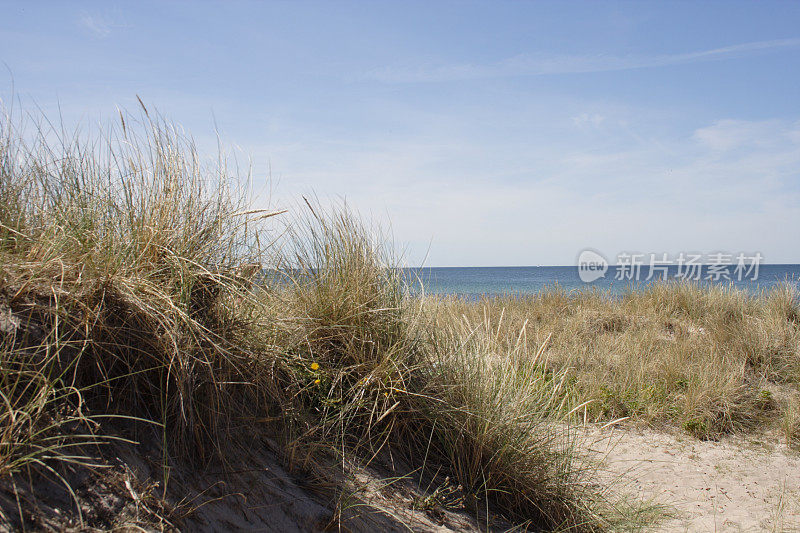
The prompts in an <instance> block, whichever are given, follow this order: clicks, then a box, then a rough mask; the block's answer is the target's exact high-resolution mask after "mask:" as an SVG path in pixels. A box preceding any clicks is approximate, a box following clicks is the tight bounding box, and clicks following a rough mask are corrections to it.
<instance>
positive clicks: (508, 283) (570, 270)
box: [403, 265, 800, 299]
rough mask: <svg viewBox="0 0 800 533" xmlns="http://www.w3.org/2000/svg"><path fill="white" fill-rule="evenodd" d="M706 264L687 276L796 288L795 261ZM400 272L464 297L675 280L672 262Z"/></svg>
mask: <svg viewBox="0 0 800 533" xmlns="http://www.w3.org/2000/svg"><path fill="white" fill-rule="evenodd" d="M708 266H709V265H703V267H705V268H703V269H701V270H700V272H699V273H698V272H694V273H692V277H691V278H690V279H691V280H692V281H695V282H697V283H700V284H708V285H723V286H733V287H736V288H738V289H743V290H746V291H750V292H753V293H756V292H759V291H761V290H763V289H769V288H770V287H773V286H775V285H778V284H783V283H788V284H790V285H793V286H794V287H795V289H796V290H800V265H759V268H758V271H757V272H753V271H751V272H749V273H747V272H736V271H735V270H734V268H733V267H731V268H730V269H728V270H724V269H723V270H722V271H720V269H716V270H714V269H710V268H708ZM403 270H404V275H405V277H406V280H407V281H408V282H409V285H410V286H411V288H412V289H411V290H412V292H413V293H415V294H419V293H422V292H424V293H425V294H430V295H453V296H460V297H465V298H468V299H476V298H480V297H482V296H495V295H507V294H511V295H527V294H537V293H539V292H541V291H543V290H546V289H552V288H553V287H556V286H558V287H560V288H561V289H563V290H565V291H575V290H587V289H589V290H591V289H593V288H595V289H599V290H602V291H606V292H609V293H611V294H612V295H620V294H623V293H624V292H627V291H629V290H636V289H640V288H642V287H645V286H647V285H648V284H650V283H653V282H654V281H655V280H663V279H664V278H665V277H666V279H667V280H678V279H681V278H680V277H677V276H679V272H678V266H677V265H670V266H669V267H656V268H654V269H653V272H651V271H650V266H649V265H642V266H641V269H640V270H639V271H638V272H632V271H631V269H630V268H628V267H625V266H618V265H610V266H608V270H607V271H606V272H605V274H604V275H603V276H601V277H598V278H597V279H595V280H593V281H591V282H588V283H587V282H584V281H582V280H581V277H580V275H579V271H578V267H577V266H515V267H419V268H405V269H403ZM651 274H652V275H651ZM684 274H686V273H685V272H684ZM698 274H699V275H698ZM745 274H747V275H745ZM694 277H698V278H699V279H694ZM420 281H421V283H420Z"/></svg>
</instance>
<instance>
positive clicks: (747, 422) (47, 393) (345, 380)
mask: <svg viewBox="0 0 800 533" xmlns="http://www.w3.org/2000/svg"><path fill="white" fill-rule="evenodd" d="M142 107H143V111H142V113H141V114H139V115H135V116H134V115H121V116H120V121H119V122H118V123H117V124H116V125H115V126H114V127H112V128H110V129H109V130H108V131H107V132H106V133H105V134H104V135H103V136H100V137H96V138H94V140H92V139H87V136H84V135H79V134H75V135H74V136H69V135H67V134H66V133H64V132H63V131H56V129H55V128H53V127H52V126H51V125H50V124H49V123H47V122H46V121H44V120H43V119H42V120H41V121H39V122H38V123H34V126H35V127H34V128H33V129H29V130H24V129H21V128H22V126H21V125H20V124H21V122H20V121H14V120H12V119H11V118H10V117H8V116H3V117H2V118H1V119H0V120H1V121H0V265H1V267H2V272H1V277H0V483H2V486H3V487H4V488H6V489H8V490H10V492H6V494H10V493H14V492H15V486H16V484H18V482H19V480H20V479H21V476H22V477H27V478H31V477H35V476H38V475H45V476H47V475H49V476H51V477H56V478H58V476H59V475H60V474H59V469H58V464H59V463H64V462H69V463H79V464H80V463H81V462H87V461H89V459H88V458H87V457H86V456H83V455H81V453H80V450H82V449H83V448H82V446H85V445H86V444H87V443H96V442H101V441H107V440H108V439H110V438H113V437H112V436H111V435H109V434H106V433H105V428H106V426H107V424H108V420H109V418H108V416H109V415H113V416H117V417H124V418H125V419H128V420H140V421H145V420H146V421H151V422H152V423H155V424H157V425H158V426H159V427H160V428H161V429H160V434H161V437H162V439H161V440H162V447H163V450H162V451H163V453H164V455H165V457H166V458H165V459H163V460H164V461H167V462H174V461H177V462H182V463H184V464H198V465H199V464H205V463H208V462H211V461H222V462H224V461H225V460H226V458H228V457H230V456H231V450H233V449H235V447H236V446H242V445H244V446H246V445H247V442H246V441H242V440H237V435H239V434H240V430H241V428H242V427H245V426H246V427H247V429H248V430H249V431H252V430H253V429H254V428H255V429H259V430H261V431H264V432H265V433H267V434H269V435H270V437H271V438H272V439H274V441H276V442H278V443H279V444H280V447H281V450H282V453H283V456H284V457H285V459H286V461H287V463H288V464H289V465H291V466H293V467H295V468H298V469H301V470H302V471H303V472H304V473H306V474H310V478H309V479H312V480H316V482H317V483H318V485H319V486H320V487H325V486H329V485H330V484H331V483H332V482H334V480H336V479H340V477H337V476H338V475H339V474H340V473H341V469H342V468H343V466H342V465H346V464H349V463H350V462H351V461H352V462H359V463H360V464H364V463H369V461H370V460H371V459H373V458H374V457H376V456H377V455H379V454H380V453H381V452H382V451H386V450H390V451H391V452H392V453H393V454H398V455H401V456H404V457H405V459H406V462H407V463H408V464H409V465H411V467H412V468H417V469H422V470H423V471H424V470H427V471H429V472H433V471H437V472H443V473H445V474H446V475H448V476H450V478H451V479H452V480H454V483H455V484H457V485H459V486H460V488H459V489H458V490H459V491H461V493H463V501H464V502H465V503H466V507H467V508H469V509H472V510H473V511H475V510H477V509H479V508H480V509H482V510H485V509H487V508H488V509H490V514H493V515H495V516H500V517H503V518H504V519H506V520H509V521H512V522H515V523H518V524H522V525H523V526H525V525H528V526H531V527H533V528H537V529H542V528H543V529H552V530H555V529H560V530H577V531H594V530H604V529H610V528H615V527H621V524H625V523H626V520H635V516H636V515H635V509H633V508H628V507H625V506H623V505H621V504H619V503H618V500H615V499H614V497H613V496H611V495H609V493H608V492H607V490H606V489H604V488H602V487H599V486H597V484H595V483H593V479H594V478H593V475H592V473H593V470H592V466H591V462H590V461H588V460H587V459H586V458H585V457H584V456H583V455H582V453H581V452H580V450H579V449H578V448H577V446H576V444H575V439H574V433H573V430H572V429H571V428H572V426H571V423H570V422H569V421H576V420H581V421H582V420H584V419H591V420H612V419H615V418H620V417H626V416H627V417H631V418H634V419H637V420H643V421H646V422H648V423H675V424H678V425H681V426H683V427H685V428H686V429H688V430H690V431H692V432H693V433H695V434H697V435H698V436H700V437H703V438H708V437H713V436H716V435H718V434H721V433H725V432H729V431H734V430H737V429H748V428H753V427H755V426H757V425H758V424H759V423H760V422H762V421H771V420H775V419H777V418H778V417H779V416H781V413H783V414H784V415H785V416H784V423H783V425H784V427H785V428H786V434H787V436H789V438H790V439H793V442H797V435H798V429H797V428H798V419H800V415H798V414H797V413H798V408H797V384H798V380H799V379H800V359H799V358H798V306H797V301H796V295H795V294H793V293H791V291H789V290H788V289H783V290H778V291H774V292H771V293H769V294H763V295H759V296H748V295H746V294H743V293H740V292H736V291H726V290H723V289H703V288H700V287H696V286H687V285H660V286H656V287H654V288H652V289H650V290H648V291H644V292H641V293H632V294H630V295H627V296H625V297H624V298H623V299H622V300H619V301H612V300H610V299H609V298H608V297H607V296H605V295H603V294H599V293H581V294H575V295H570V294H566V293H564V292H563V291H558V290H554V291H551V292H549V293H546V294H543V295H540V296H536V297H525V298H496V299H490V300H485V301H481V302H477V303H475V302H472V303H468V302H464V301H460V300H457V299H420V298H414V297H410V296H409V293H408V290H407V287H406V286H405V285H404V283H403V280H402V279H401V277H400V275H399V274H398V271H397V270H396V269H393V268H391V267H393V266H395V265H396V264H397V262H396V261H395V260H394V258H393V256H392V250H391V248H390V247H388V246H387V245H386V241H385V240H383V239H381V238H380V236H379V233H378V232H376V231H375V230H374V229H373V228H368V227H365V226H363V225H362V224H361V223H360V222H359V220H358V219H357V218H355V217H354V216H352V215H351V214H349V213H348V212H347V211H346V210H344V209H338V210H333V211H331V210H325V209H323V208H321V207H320V206H319V205H317V204H315V203H313V202H311V203H309V202H305V203H304V204H301V205H300V206H299V207H298V208H297V209H293V210H291V212H290V213H284V214H280V213H278V212H273V211H269V210H267V211H258V210H252V209H251V207H250V205H249V203H248V202H249V201H248V196H247V194H246V191H244V190H243V189H241V188H239V182H238V181H236V180H235V179H232V178H230V173H231V172H232V171H233V170H235V169H229V168H228V167H227V165H226V162H225V160H224V159H220V160H219V161H215V162H213V164H207V163H205V162H204V161H203V160H201V158H200V157H199V155H198V154H197V153H196V150H195V148H194V146H193V144H192V142H191V141H190V139H188V138H186V137H185V136H183V135H182V134H180V133H179V131H178V130H176V129H175V128H174V127H172V126H171V125H170V124H169V123H166V122H165V121H163V120H162V119H161V118H159V117H158V116H156V115H155V114H153V113H148V111H147V110H146V109H144V106H142ZM275 215H280V216H275ZM262 273H263V275H262ZM164 481H166V479H165V480H164ZM64 482H65V483H67V482H66V480H64ZM9 487H11V488H10V489H9ZM448 490H449V489H448ZM4 497H5V496H4ZM16 498H17V500H18V501H17V502H16V503H14V505H13V506H11V508H16V509H21V508H22V507H24V501H22V502H20V501H19V498H20V496H19V493H17V496H16ZM24 514H25V513H22V512H20V513H19V516H5V517H4V520H5V521H6V522H8V523H12V524H13V523H18V522H24V521H25V517H24ZM484 515H485V513H484Z"/></svg>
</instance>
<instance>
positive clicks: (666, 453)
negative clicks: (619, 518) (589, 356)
mask: <svg viewBox="0 0 800 533" xmlns="http://www.w3.org/2000/svg"><path fill="white" fill-rule="evenodd" d="M591 439H593V441H591V442H590V444H589V445H590V448H591V449H593V450H595V451H598V452H600V453H602V454H603V455H604V456H605V459H604V467H605V469H606V472H605V475H608V476H609V479H615V478H619V479H620V481H621V482H622V483H623V484H629V485H630V490H631V491H632V492H633V493H634V494H640V495H641V497H643V498H645V499H649V498H653V499H654V500H655V501H656V502H658V503H663V504H667V505H671V506H672V507H674V516H673V517H672V518H670V519H667V520H666V521H664V522H662V523H661V524H660V525H659V527H658V529H659V530H662V531H800V454H798V453H797V452H793V451H791V450H789V449H788V448H787V447H786V446H785V445H783V444H782V443H781V442H780V440H779V437H778V436H777V435H765V436H762V437H759V438H754V437H749V438H742V437H728V438H726V439H724V440H722V441H720V442H702V441H698V440H696V439H694V438H692V437H689V436H687V435H680V434H674V435H673V434H666V433H659V432H656V431H651V430H635V429H622V430H621V429H616V430H610V429H606V430H604V431H599V430H595V431H593V432H592V433H591Z"/></svg>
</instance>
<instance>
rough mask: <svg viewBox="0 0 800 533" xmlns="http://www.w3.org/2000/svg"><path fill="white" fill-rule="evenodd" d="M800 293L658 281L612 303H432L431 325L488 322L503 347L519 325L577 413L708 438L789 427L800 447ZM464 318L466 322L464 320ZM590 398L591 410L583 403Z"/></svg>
mask: <svg viewBox="0 0 800 533" xmlns="http://www.w3.org/2000/svg"><path fill="white" fill-rule="evenodd" d="M798 305H799V304H798V295H797V292H796V289H794V288H793V287H792V286H790V285H783V286H779V287H776V288H773V289H771V290H765V291H763V292H761V293H759V294H749V293H747V292H744V291H741V290H736V289H733V288H730V287H721V286H714V287H708V286H700V285H697V284H691V283H678V282H676V283H660V284H656V285H653V286H650V287H648V288H644V289H641V290H637V291H632V292H628V293H626V294H624V295H622V296H621V297H620V298H614V297H612V296H611V295H610V294H607V293H603V292H593V291H584V292H574V293H567V292H565V291H564V290H560V289H558V288H554V289H551V290H549V291H546V292H544V293H542V294H539V295H533V296H520V297H514V296H506V297H494V298H487V299H484V300H482V301H480V302H465V301H461V300H458V299H430V300H429V302H428V307H429V308H430V309H431V315H432V317H433V318H432V320H434V323H435V324H437V327H441V324H443V323H453V322H457V321H458V320H459V319H460V320H468V321H476V320H487V321H488V323H487V328H490V329H492V330H494V331H496V332H497V338H498V339H500V340H501V341H502V342H503V344H504V349H509V350H510V349H513V347H514V346H515V345H516V342H517V341H516V336H517V332H518V331H519V329H520V328H522V327H523V326H524V328H525V330H526V332H527V335H528V338H529V339H531V340H532V341H533V344H534V345H539V344H541V343H543V342H544V341H545V340H548V342H547V348H546V350H544V352H543V353H542V354H541V355H540V356H539V357H538V361H539V363H540V366H541V368H542V369H543V370H542V371H544V372H554V373H566V375H567V377H566V378H565V388H566V390H567V395H568V396H570V397H571V398H572V399H573V400H572V401H573V403H575V404H583V407H582V408H581V409H579V410H577V411H576V412H575V413H574V415H575V417H577V418H581V419H585V420H588V421H612V420H615V419H621V418H627V419H630V420H632V421H634V422H638V423H645V424H649V425H653V426H662V427H663V426H675V427H679V428H683V429H685V430H686V431H688V432H690V433H692V434H694V435H695V436H697V437H699V438H703V439H708V438H718V437H720V436H721V435H724V434H727V433H732V432H735V431H751V430H761V429H765V428H766V429H768V428H778V427H781V426H782V427H783V430H784V434H785V436H786V439H787V442H788V443H789V444H790V445H792V446H796V445H797V444H796V443H797V425H798V423H797V402H798V398H800V319H799V317H800V307H799V306H798ZM459 317H460V318H459ZM586 402H588V403H586Z"/></svg>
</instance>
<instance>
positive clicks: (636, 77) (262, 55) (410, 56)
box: [0, 1, 800, 266]
mask: <svg viewBox="0 0 800 533" xmlns="http://www.w3.org/2000/svg"><path fill="white" fill-rule="evenodd" d="M0 4H2V6H0V7H1V9H0V12H2V13H3V17H2V18H0V62H2V64H3V65H2V68H0V99H2V100H3V101H5V102H9V100H10V99H11V98H12V95H13V97H14V98H16V99H19V101H20V102H21V103H22V105H23V107H24V108H26V109H35V108H41V110H42V111H43V112H45V113H46V114H48V115H50V116H53V114H58V113H60V114H61V115H62V117H63V118H64V120H65V121H66V122H67V123H72V122H80V121H84V122H87V121H88V122H89V123H102V122H103V121H108V120H113V119H114V117H115V116H116V114H117V108H118V107H120V108H124V109H129V110H133V111H135V110H136V106H137V103H136V96H137V95H138V96H140V97H141V98H142V100H143V101H144V102H145V103H146V104H147V105H148V106H149V107H152V108H157V109H158V110H159V111H160V112H161V113H162V114H163V115H165V116H166V117H168V118H169V119H170V120H172V121H174V122H176V123H178V124H180V125H181V126H182V127H184V128H185V129H186V130H187V131H189V132H190V133H191V134H192V135H193V136H194V138H195V139H196V141H197V143H198V145H199V146H200V148H201V150H204V151H208V152H209V153H211V154H212V155H213V153H215V151H216V146H217V144H216V139H217V134H219V136H220V137H221V138H222V140H223V142H224V143H225V145H226V146H229V147H233V149H234V150H235V152H236V153H237V154H238V155H237V157H239V158H240V160H241V161H243V162H245V163H246V162H248V161H249V162H250V163H249V164H250V165H252V173H253V183H254V189H255V193H256V203H257V205H258V206H259V207H289V208H290V209H294V208H296V206H297V202H298V200H299V199H300V198H301V195H311V194H313V195H316V196H317V197H319V198H320V200H321V201H322V202H323V203H325V202H341V201H346V202H347V204H348V205H349V206H350V207H351V208H353V209H354V210H356V211H358V212H359V213H360V214H361V216H363V217H364V218H365V219H367V220H370V221H375V223H377V224H380V225H382V226H383V227H384V228H386V230H387V232H389V233H390V234H391V236H392V238H393V240H394V242H395V245H396V246H397V247H398V248H399V249H401V250H402V251H403V253H404V258H405V261H406V263H407V264H409V265H412V266H418V265H420V264H425V265H427V266H497V265H538V264H543V265H573V264H575V261H576V258H577V256H578V254H579V253H580V251H581V250H583V249H585V248H592V249H595V250H598V251H600V252H602V253H603V254H605V255H606V256H607V257H609V258H611V260H612V262H613V257H614V256H616V255H617V254H619V253H622V252H629V253H630V252H642V253H658V254H661V253H669V254H671V255H677V254H679V253H680V252H701V253H706V254H710V253H714V252H719V251H724V252H729V253H733V254H736V253H740V252H744V253H748V254H752V253H755V252H760V253H761V254H762V256H763V257H764V260H765V262H767V263H800V231H798V227H799V226H800V2H789V1H782V2H734V1H724V2H676V1H673V2H644V1H642V2H522V1H515V2H497V1H492V2H489V1H486V2H467V1H459V2H446V1H436V2H428V1H425V2H407V1H403V2H400V1H397V2H378V1H370V2H367V1H362V2H344V1H341V2H339V1H325V2H202V1H192V2H113V1H104V2H96V3H92V2H51V3H48V2H43V1H42V2H0Z"/></svg>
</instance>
